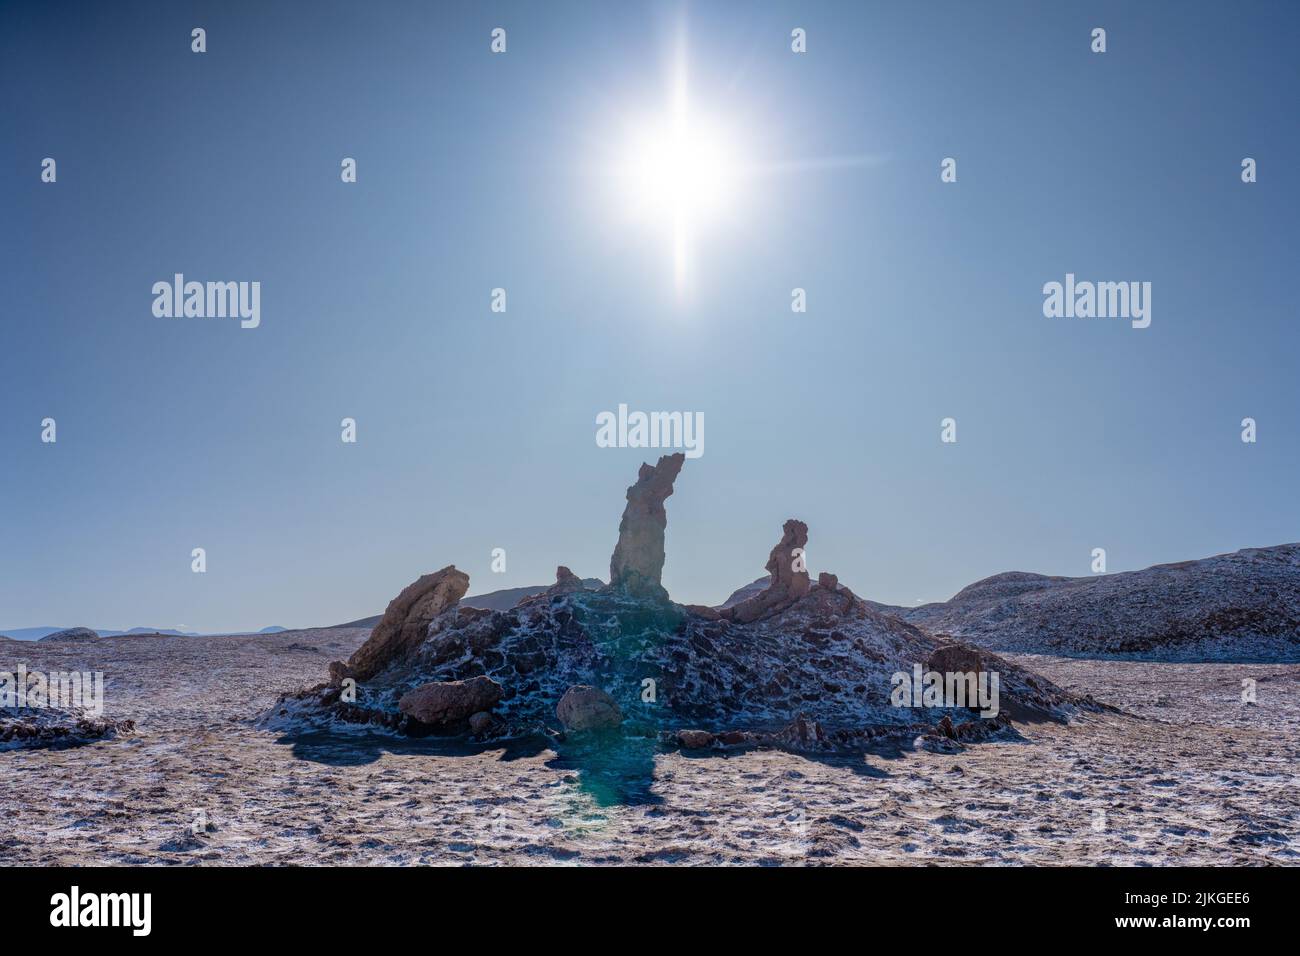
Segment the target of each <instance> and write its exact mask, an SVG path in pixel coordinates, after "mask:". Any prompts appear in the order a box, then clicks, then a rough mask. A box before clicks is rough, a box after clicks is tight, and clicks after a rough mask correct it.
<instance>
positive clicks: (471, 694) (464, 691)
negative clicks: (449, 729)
mask: <svg viewBox="0 0 1300 956" xmlns="http://www.w3.org/2000/svg"><path fill="white" fill-rule="evenodd" d="M499 700H501V685H500V684H498V683H497V682H496V681H494V680H492V678H490V677H475V678H473V679H472V680H466V681H433V682H431V683H428V684H421V685H420V686H419V687H417V688H415V689H414V690H412V691H408V692H407V693H405V694H403V695H402V697H401V699H400V700H398V702H397V707H398V709H399V710H401V712H402V713H404V714H406V715H407V716H408V717H412V718H414V719H415V720H418V721H419V722H420V723H422V724H428V725H430V726H432V727H445V726H448V725H451V724H456V723H459V722H460V721H462V720H465V719H466V718H468V717H470V716H471V715H476V714H478V713H479V712H480V711H489V710H491V709H492V708H493V707H495V706H496V705H497V702H498V701H499Z"/></svg>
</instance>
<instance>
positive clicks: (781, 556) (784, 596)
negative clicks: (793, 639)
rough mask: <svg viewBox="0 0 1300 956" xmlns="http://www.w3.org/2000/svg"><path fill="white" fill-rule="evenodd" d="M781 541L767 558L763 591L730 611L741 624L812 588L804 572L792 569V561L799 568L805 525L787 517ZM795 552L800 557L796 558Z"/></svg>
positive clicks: (806, 527) (778, 606)
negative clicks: (765, 582)
mask: <svg viewBox="0 0 1300 956" xmlns="http://www.w3.org/2000/svg"><path fill="white" fill-rule="evenodd" d="M781 530H782V534H781V540H780V541H778V542H777V543H776V547H774V548H773V549H772V551H771V553H770V554H769V555H768V558H767V572H768V574H770V575H771V580H770V581H769V583H768V585H767V588H766V589H764V590H762V591H760V592H759V593H758V594H756V595H754V596H753V597H751V598H749V599H747V600H744V601H741V602H740V603H739V604H737V605H735V606H734V607H733V608H731V616H732V618H733V619H734V620H736V621H739V622H741V623H742V624H749V623H751V622H753V621H757V620H758V619H759V618H762V617H767V616H768V615H770V614H773V613H775V612H777V611H779V610H781V609H782V608H785V607H788V606H789V605H790V604H793V603H794V602H795V601H797V600H798V599H799V598H801V597H803V596H804V595H805V594H807V593H808V591H809V590H810V589H811V588H812V581H811V580H810V579H809V577H808V571H807V570H806V569H805V570H796V569H795V564H796V561H799V565H800V567H803V563H802V560H800V559H802V556H803V554H802V552H803V549H804V547H805V546H807V544H808V526H807V525H806V524H804V523H803V522H802V521H798V520H796V519H794V518H791V519H790V520H789V521H787V522H786V523H785V525H784V526H783V527H782V529H781ZM795 551H799V552H800V554H799V555H796V554H795Z"/></svg>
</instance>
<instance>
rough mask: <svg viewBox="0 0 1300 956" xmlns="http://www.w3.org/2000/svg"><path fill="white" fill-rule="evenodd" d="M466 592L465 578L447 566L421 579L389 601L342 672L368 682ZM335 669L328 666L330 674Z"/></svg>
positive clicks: (416, 642) (415, 642)
mask: <svg viewBox="0 0 1300 956" xmlns="http://www.w3.org/2000/svg"><path fill="white" fill-rule="evenodd" d="M467 590H469V575H468V574H466V573H465V572H464V571H458V570H456V566H455V565H454V564H449V565H447V567H445V568H443V569H442V570H441V571H434V572H433V573H432V574H426V575H424V576H422V577H421V578H420V579H419V580H418V581H415V582H414V583H413V584H409V585H407V587H406V588H404V589H403V591H402V593H401V594H399V595H397V597H395V598H393V600H392V601H390V602H389V604H388V609H387V610H386V611H384V616H383V617H382V618H381V619H380V621H379V623H378V624H376V625H375V629H374V630H373V631H371V632H370V638H369V640H367V641H366V642H365V643H364V644H362V645H361V646H360V647H359V648H357V650H356V652H355V653H354V654H353V655H352V656H351V657H350V658H348V663H347V670H346V672H343V671H338V672H339V673H340V674H344V673H346V676H350V677H353V678H355V679H356V680H369V679H370V678H372V677H374V676H375V675H376V674H378V673H379V672H380V671H381V670H383V669H384V668H385V667H387V666H388V665H389V664H391V663H392V662H393V661H395V660H398V659H400V658H402V657H404V656H405V655H406V654H408V653H409V652H410V651H411V650H412V649H413V648H415V647H416V646H418V645H419V644H420V643H421V642H422V641H423V640H424V639H425V637H426V636H427V635H428V632H429V624H430V623H431V622H432V621H433V619H434V618H436V617H437V616H438V615H439V614H441V613H442V612H443V611H445V610H447V609H448V608H449V607H451V606H452V605H454V604H455V603H456V602H457V601H459V600H460V599H461V598H462V597H464V596H465V592H466V591H467ZM336 670H337V669H336V668H334V667H333V665H331V672H332V673H333V672H335V671H336Z"/></svg>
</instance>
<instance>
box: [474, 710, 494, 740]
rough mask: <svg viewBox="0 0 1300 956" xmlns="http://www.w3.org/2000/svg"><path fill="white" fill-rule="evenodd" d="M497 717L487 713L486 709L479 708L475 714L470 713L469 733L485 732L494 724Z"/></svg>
mask: <svg viewBox="0 0 1300 956" xmlns="http://www.w3.org/2000/svg"><path fill="white" fill-rule="evenodd" d="M496 722H497V719H496V718H495V717H493V716H492V715H491V714H489V713H488V712H487V711H486V710H480V711H479V712H478V713H477V714H470V716H469V729H470V733H474V734H485V733H487V732H488V731H489V730H491V729H492V727H493V726H494V725H495V724H496Z"/></svg>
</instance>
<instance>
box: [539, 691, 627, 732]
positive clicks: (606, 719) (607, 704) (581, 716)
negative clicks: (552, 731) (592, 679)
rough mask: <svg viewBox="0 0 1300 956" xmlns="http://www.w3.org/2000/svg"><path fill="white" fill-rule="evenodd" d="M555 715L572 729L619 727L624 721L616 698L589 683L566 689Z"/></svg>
mask: <svg viewBox="0 0 1300 956" xmlns="http://www.w3.org/2000/svg"><path fill="white" fill-rule="evenodd" d="M555 716H557V717H559V718H560V721H561V722H562V723H563V724H564V726H565V727H567V728H569V729H570V730H594V729H596V728H598V727H617V726H618V725H619V724H620V723H622V722H623V712H622V711H621V710H620V709H619V706H618V704H617V703H615V701H614V698H613V697H610V696H609V694H607V693H605V692H604V691H603V690H600V689H599V688H597V687H591V686H589V685H587V684H576V685H574V686H573V687H570V688H569V689H568V690H567V691H565V692H564V696H563V697H561V698H560V703H559V705H558V706H557V707H556V708H555Z"/></svg>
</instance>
